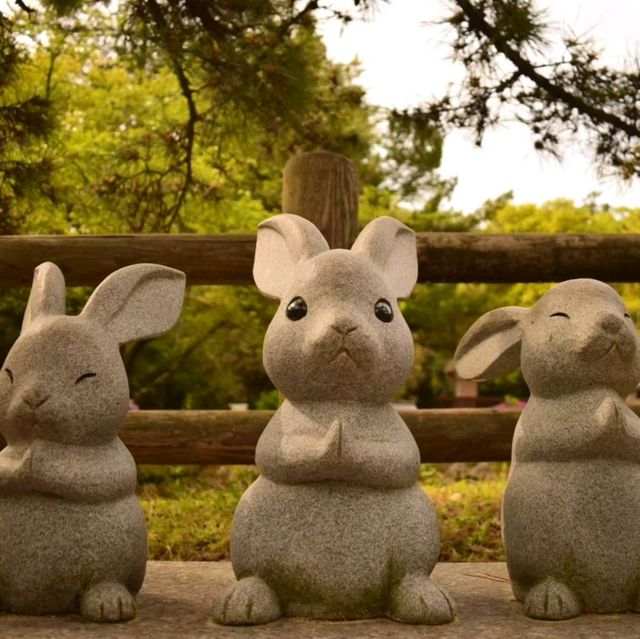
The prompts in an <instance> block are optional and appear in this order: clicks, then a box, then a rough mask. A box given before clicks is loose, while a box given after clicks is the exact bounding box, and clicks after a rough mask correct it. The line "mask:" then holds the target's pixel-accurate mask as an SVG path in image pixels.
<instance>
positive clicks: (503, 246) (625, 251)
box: [0, 233, 640, 287]
mask: <svg viewBox="0 0 640 639" xmlns="http://www.w3.org/2000/svg"><path fill="white" fill-rule="evenodd" d="M254 251H255V236H254V235H189V234H186V235H167V234H165V235H78V236H62V235H21V236H18V235H15V236H6V235H5V236H0V286H3V287H9V286H29V285H30V284H31V279H32V277H33V269H34V268H35V267H36V266H37V265H38V264H40V263H41V262H44V261H47V260H50V261H52V262H55V263H56V264H58V266H60V267H61V268H62V270H63V272H64V274H65V278H66V280H67V284H68V285H69V286H85V285H95V284H97V283H98V282H100V281H101V280H102V279H103V278H104V277H106V276H107V275H108V274H109V273H111V272H112V271H114V270H115V269H117V268H120V267H122V266H126V265H128V264H135V263H139V262H156V263H159V264H165V265H166V266H173V267H174V268H178V269H180V270H182V271H184V272H185V273H186V274H187V282H188V284H252V283H253V277H252V275H251V270H252V267H253V255H254ZM418 260H419V265H420V271H419V281H421V282H504V283H508V282H558V281H562V280H565V279H571V278H574V277H594V278H597V279H601V280H604V281H607V282H635V281H638V279H640V275H639V274H640V235H638V234H557V235H550V234H538V233H522V234H502V235H491V234H483V233H419V234H418Z"/></svg>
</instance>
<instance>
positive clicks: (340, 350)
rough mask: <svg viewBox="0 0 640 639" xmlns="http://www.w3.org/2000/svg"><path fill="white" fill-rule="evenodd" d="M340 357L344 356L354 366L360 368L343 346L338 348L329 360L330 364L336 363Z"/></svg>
mask: <svg viewBox="0 0 640 639" xmlns="http://www.w3.org/2000/svg"><path fill="white" fill-rule="evenodd" d="M341 355H346V356H347V357H348V358H349V359H350V360H351V361H352V362H353V363H354V364H355V365H356V366H358V367H359V366H360V364H358V362H357V361H356V360H355V359H354V357H353V355H352V354H351V351H350V350H349V349H348V348H347V347H346V346H344V345H342V346H340V348H338V350H337V351H336V352H335V354H334V355H333V357H332V358H331V361H332V362H336V361H338V359H339V358H340V356H341Z"/></svg>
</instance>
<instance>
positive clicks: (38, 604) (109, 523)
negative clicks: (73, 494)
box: [0, 494, 147, 614]
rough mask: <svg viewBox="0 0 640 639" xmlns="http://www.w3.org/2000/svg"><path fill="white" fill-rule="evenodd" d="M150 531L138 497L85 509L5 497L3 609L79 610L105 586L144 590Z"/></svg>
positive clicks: (1, 517)
mask: <svg viewBox="0 0 640 639" xmlns="http://www.w3.org/2000/svg"><path fill="white" fill-rule="evenodd" d="M146 548H147V542H146V527H145V522H144V516H143V513H142V509H141V508H140V504H139V503H138V500H137V499H136V497H135V496H134V495H131V496H128V497H124V498H122V499H120V500H117V501H113V502H108V503H101V504H80V503H73V502H70V501H65V500H63V499H61V498H59V497H54V496H46V495H34V494H30V495H20V496H12V497H2V498H0V609H1V610H3V611H7V612H15V613H23V614H49V613H64V612H73V611H75V610H77V609H78V605H79V599H80V595H81V594H82V592H83V591H84V589H85V588H86V587H87V586H88V585H90V584H92V583H97V582H100V581H111V582H116V583H121V584H124V585H125V586H126V587H127V588H128V589H129V590H130V591H131V592H132V593H134V594H135V593H136V592H137V591H138V590H139V589H140V587H141V586H142V580H143V578H144V572H145V566H146Z"/></svg>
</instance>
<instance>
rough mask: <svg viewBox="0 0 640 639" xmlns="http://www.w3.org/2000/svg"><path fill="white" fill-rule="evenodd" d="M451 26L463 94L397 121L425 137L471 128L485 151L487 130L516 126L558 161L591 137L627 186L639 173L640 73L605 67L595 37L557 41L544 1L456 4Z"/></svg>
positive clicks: (457, 90)
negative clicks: (433, 131) (567, 148)
mask: <svg viewBox="0 0 640 639" xmlns="http://www.w3.org/2000/svg"><path fill="white" fill-rule="evenodd" d="M447 4H448V7H449V8H450V12H449V14H448V16H447V17H446V18H445V20H444V22H445V23H446V24H448V25H449V26H450V27H451V28H452V31H453V39H452V53H453V58H454V60H456V61H458V62H460V63H462V64H463V65H464V68H465V77H464V79H463V81H462V84H461V85H460V86H455V87H453V88H452V90H451V92H450V93H448V94H447V95H445V96H444V97H442V98H439V99H435V100H433V101H431V102H430V103H428V104H425V105H424V106H423V107H421V108H420V109H417V110H415V111H413V112H399V113H397V114H396V117H397V118H398V120H399V121H401V122H404V123H405V125H407V126H409V125H412V126H414V127H416V128H417V129H423V128H428V127H436V128H438V129H440V130H445V131H447V130H450V129H456V128H466V129H470V130H471V131H473V132H474V134H475V136H476V141H477V143H478V144H480V142H481V141H482V138H483V136H484V133H485V131H486V130H487V129H488V128H490V127H492V126H493V125H495V124H498V123H499V122H501V121H506V120H513V119H516V120H518V121H520V122H522V123H523V124H525V125H526V126H528V127H529V129H530V130H531V132H532V134H533V136H534V139H535V147H536V148H537V149H539V150H542V151H547V152H550V153H553V154H556V155H558V154H559V152H560V149H561V148H562V147H563V146H564V145H566V144H571V143H573V142H574V141H575V138H576V134H577V133H580V134H581V137H583V138H586V140H587V141H588V144H589V145H590V147H591V148H592V150H593V155H594V159H595V160H596V162H598V163H599V164H600V165H601V166H602V167H605V168H608V169H613V170H614V171H615V172H616V173H617V174H619V175H621V176H622V177H624V178H626V179H630V178H632V177H634V176H637V175H638V173H639V172H640V150H639V149H640V124H639V123H640V102H638V100H637V95H638V91H640V66H639V64H638V59H637V57H636V58H635V59H630V60H629V61H628V62H627V64H626V65H625V66H624V67H621V68H615V67H612V66H610V65H607V64H605V63H603V61H602V59H601V53H602V50H601V47H600V46H599V45H598V44H597V43H596V42H594V41H593V39H591V38H589V37H588V36H584V37H579V36H576V35H575V34H573V33H570V32H569V33H567V34H566V35H564V36H563V37H562V38H561V41H560V42H557V39H554V37H553V31H554V29H553V27H552V25H551V24H550V21H549V17H548V15H547V14H546V13H545V11H544V10H543V9H542V8H541V5H542V3H541V2H537V1H535V0H448V3H447Z"/></svg>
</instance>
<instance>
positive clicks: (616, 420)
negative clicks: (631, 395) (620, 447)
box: [596, 397, 624, 430]
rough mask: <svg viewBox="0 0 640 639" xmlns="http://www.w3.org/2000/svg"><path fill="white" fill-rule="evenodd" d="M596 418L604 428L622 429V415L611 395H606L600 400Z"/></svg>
mask: <svg viewBox="0 0 640 639" xmlns="http://www.w3.org/2000/svg"><path fill="white" fill-rule="evenodd" d="M596 419H597V420H598V424H599V425H600V426H601V427H602V428H604V429H607V430H608V429H610V428H614V429H615V428H620V429H623V430H624V417H623V415H622V413H621V411H620V407H619V406H618V404H617V402H616V400H615V399H613V397H607V398H605V399H604V400H602V403H601V404H600V406H598V409H597V410H596Z"/></svg>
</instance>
